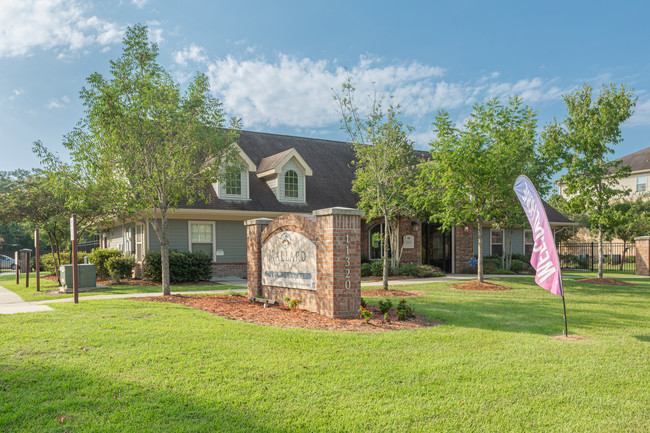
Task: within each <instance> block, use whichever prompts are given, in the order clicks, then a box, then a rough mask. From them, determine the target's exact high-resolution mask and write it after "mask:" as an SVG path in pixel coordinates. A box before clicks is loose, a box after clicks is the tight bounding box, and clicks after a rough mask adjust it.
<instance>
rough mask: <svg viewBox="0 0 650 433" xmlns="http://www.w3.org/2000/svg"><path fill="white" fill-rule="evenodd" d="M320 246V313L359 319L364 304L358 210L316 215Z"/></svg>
mask: <svg viewBox="0 0 650 433" xmlns="http://www.w3.org/2000/svg"><path fill="white" fill-rule="evenodd" d="M313 214H314V216H315V217H316V231H317V234H318V237H319V239H320V242H319V243H318V245H317V251H318V264H317V267H318V304H319V305H318V311H319V313H320V314H323V315H325V316H330V317H336V318H351V317H356V316H357V315H358V310H359V305H360V304H361V260H360V259H361V251H360V248H361V215H363V212H362V211H360V210H357V209H350V208H343V207H334V208H327V209H319V210H316V211H314V212H313Z"/></svg>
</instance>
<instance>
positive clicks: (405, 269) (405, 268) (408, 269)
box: [398, 263, 418, 277]
mask: <svg viewBox="0 0 650 433" xmlns="http://www.w3.org/2000/svg"><path fill="white" fill-rule="evenodd" d="M398 274H399V275H406V276H411V277H417V276H418V267H417V266H416V265H414V264H412V263H407V264H405V265H402V266H400V267H399V272H398Z"/></svg>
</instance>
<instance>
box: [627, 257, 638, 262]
mask: <svg viewBox="0 0 650 433" xmlns="http://www.w3.org/2000/svg"><path fill="white" fill-rule="evenodd" d="M635 262H636V256H627V257H626V258H625V263H635Z"/></svg>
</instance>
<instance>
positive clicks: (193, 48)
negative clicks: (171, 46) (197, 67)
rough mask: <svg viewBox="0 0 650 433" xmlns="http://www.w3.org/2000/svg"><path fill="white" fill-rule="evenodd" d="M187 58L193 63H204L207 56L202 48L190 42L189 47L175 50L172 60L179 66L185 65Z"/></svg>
mask: <svg viewBox="0 0 650 433" xmlns="http://www.w3.org/2000/svg"><path fill="white" fill-rule="evenodd" d="M188 60H189V61H192V62H195V63H206V62H207V61H208V58H207V56H206V55H205V51H204V50H203V48H201V47H199V46H198V45H195V44H191V45H190V46H189V47H185V48H184V49H183V51H178V52H176V55H175V56H174V61H175V62H176V63H178V64H179V65H181V66H185V65H187V62H188Z"/></svg>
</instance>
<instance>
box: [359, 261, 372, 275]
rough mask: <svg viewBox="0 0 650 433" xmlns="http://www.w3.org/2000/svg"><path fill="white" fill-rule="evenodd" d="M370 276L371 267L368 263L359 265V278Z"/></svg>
mask: <svg viewBox="0 0 650 433" xmlns="http://www.w3.org/2000/svg"><path fill="white" fill-rule="evenodd" d="M371 275H372V265H371V264H370V263H361V276H362V277H369V276H371Z"/></svg>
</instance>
